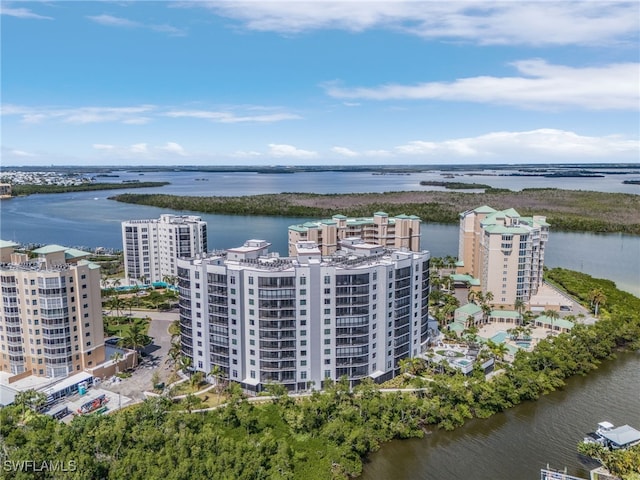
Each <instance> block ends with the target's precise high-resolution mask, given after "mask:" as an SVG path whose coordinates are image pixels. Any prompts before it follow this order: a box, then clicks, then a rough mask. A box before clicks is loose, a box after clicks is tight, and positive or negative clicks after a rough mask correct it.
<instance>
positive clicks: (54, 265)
mask: <svg viewBox="0 0 640 480" xmlns="http://www.w3.org/2000/svg"><path fill="white" fill-rule="evenodd" d="M16 246H17V245H16V244H15V243H13V242H6V241H2V240H0V257H1V258H0V287H1V288H2V296H1V297H0V352H1V355H0V370H1V371H3V372H5V373H7V374H9V375H13V376H16V375H20V377H22V376H28V375H34V376H37V377H52V378H56V377H66V376H67V375H69V374H73V373H77V372H80V371H83V370H84V369H90V368H93V367H96V366H97V365H99V364H101V363H102V362H104V360H105V346H104V334H103V324H102V304H101V295H100V267H99V266H98V265H96V264H93V263H91V262H89V261H87V260H86V257H88V256H89V253H87V252H82V251H80V250H76V249H70V248H66V247H61V246H60V245H49V246H46V247H42V248H39V249H37V250H34V251H33V252H31V253H32V254H33V255H35V258H30V257H29V255H28V254H27V253H18V252H15V251H14V249H15V247H16ZM20 377H16V378H20Z"/></svg>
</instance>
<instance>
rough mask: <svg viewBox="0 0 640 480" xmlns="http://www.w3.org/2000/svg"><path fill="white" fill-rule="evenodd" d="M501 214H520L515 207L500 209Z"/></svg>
mask: <svg viewBox="0 0 640 480" xmlns="http://www.w3.org/2000/svg"><path fill="white" fill-rule="evenodd" d="M500 213H502V214H503V215H505V216H509V217H519V216H520V214H519V213H518V212H517V211H516V210H515V208H507V209H506V210H502V212H500Z"/></svg>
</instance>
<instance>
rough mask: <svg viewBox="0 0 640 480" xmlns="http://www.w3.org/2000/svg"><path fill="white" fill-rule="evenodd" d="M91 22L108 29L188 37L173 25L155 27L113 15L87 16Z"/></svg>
mask: <svg viewBox="0 0 640 480" xmlns="http://www.w3.org/2000/svg"><path fill="white" fill-rule="evenodd" d="M87 18H88V19H89V20H91V21H92V22H95V23H99V24H100V25H104V26H106V27H120V28H146V29H149V30H152V31H154V32H159V33H168V34H169V35H170V36H172V37H182V36H184V35H186V32H185V31H184V30H182V29H180V28H177V27H174V26H172V25H153V24H145V23H141V22H137V21H135V20H129V19H128V18H122V17H114V16H113V15H107V14H102V15H92V16H87Z"/></svg>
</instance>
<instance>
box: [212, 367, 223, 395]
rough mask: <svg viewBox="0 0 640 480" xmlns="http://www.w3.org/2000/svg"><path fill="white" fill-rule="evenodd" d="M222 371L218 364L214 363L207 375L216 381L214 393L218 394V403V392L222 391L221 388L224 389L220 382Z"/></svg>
mask: <svg viewBox="0 0 640 480" xmlns="http://www.w3.org/2000/svg"><path fill="white" fill-rule="evenodd" d="M223 373H224V372H223V371H222V369H221V368H220V366H219V365H214V366H213V368H212V369H211V371H210V372H209V376H210V377H213V378H214V380H215V382H216V388H215V390H216V393H217V394H218V403H220V394H221V393H222V390H223V389H224V385H223V384H222V375H223Z"/></svg>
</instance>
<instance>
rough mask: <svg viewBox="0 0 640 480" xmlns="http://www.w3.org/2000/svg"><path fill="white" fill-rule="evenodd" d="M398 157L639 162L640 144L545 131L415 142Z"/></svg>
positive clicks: (400, 149)
mask: <svg viewBox="0 0 640 480" xmlns="http://www.w3.org/2000/svg"><path fill="white" fill-rule="evenodd" d="M395 151H396V152H397V153H398V154H399V155H420V156H424V157H433V156H436V157H439V158H442V160H443V161H446V160H447V158H449V157H454V158H466V159H467V160H469V161H472V160H473V159H474V158H475V159H478V160H480V159H483V160H485V161H487V162H491V161H494V160H498V161H508V160H511V161H517V160H520V159H523V158H524V159H532V158H535V159H537V160H540V159H566V160H580V159H584V158H629V159H631V160H633V159H634V158H635V159H637V158H638V153H639V152H640V141H638V140H637V139H626V138H624V137H621V136H618V135H609V136H603V137H589V136H584V135H578V134H577V133H575V132H571V131H566V130H557V129H552V128H542V129H538V130H530V131H525V132H492V133H488V134H485V135H480V136H477V137H468V138H457V139H451V140H445V141H441V142H432V141H421V140H416V141H412V142H409V143H407V144H405V145H400V146H398V147H396V148H395Z"/></svg>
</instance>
